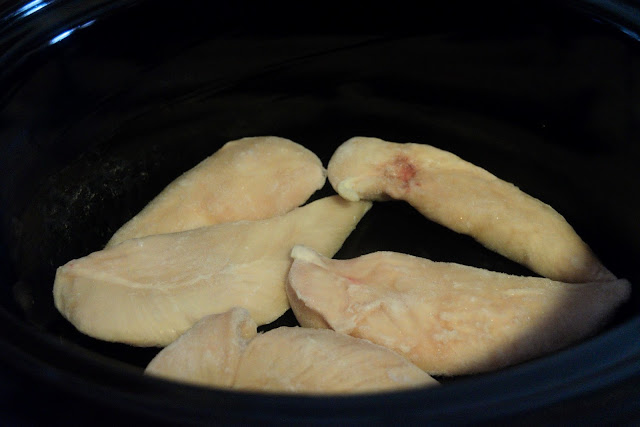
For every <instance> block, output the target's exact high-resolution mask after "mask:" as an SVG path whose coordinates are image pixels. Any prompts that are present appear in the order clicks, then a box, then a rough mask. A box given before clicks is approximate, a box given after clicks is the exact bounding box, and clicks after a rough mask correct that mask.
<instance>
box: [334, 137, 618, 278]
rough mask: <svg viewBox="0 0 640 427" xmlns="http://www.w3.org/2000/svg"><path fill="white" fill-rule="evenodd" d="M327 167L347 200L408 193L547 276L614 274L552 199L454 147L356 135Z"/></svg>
mask: <svg viewBox="0 0 640 427" xmlns="http://www.w3.org/2000/svg"><path fill="white" fill-rule="evenodd" d="M327 171H328V178H329V181H330V182H331V184H332V186H333V188H334V189H335V190H336V191H337V192H338V193H339V194H340V195H341V196H342V197H344V198H346V199H348V200H354V201H355V200H389V199H397V200H404V201H406V202H408V203H409V204H411V206H413V207H414V208H416V209H417V210H418V211H419V212H421V213H422V214H423V215H424V216H425V217H427V218H429V219H430V220H432V221H435V222H437V223H439V224H442V225H444V226H446V227H448V228H450V229H452V230H454V231H456V232H458V233H462V234H467V235H470V236H472V237H473V238H474V239H476V240H477V241H478V242H480V243H481V244H483V245H484V246H485V247H487V248H489V249H491V250H493V251H495V252H498V253H500V254H501V255H503V256H505V257H507V258H509V259H511V260H513V261H516V262H518V263H520V264H523V265H525V266H526V267H528V268H529V269H531V270H532V271H534V272H536V273H538V274H540V275H541V276H544V277H548V278H550V279H554V280H560V281H563V282H588V281H603V280H614V279H615V276H614V275H613V274H612V273H611V272H609V270H607V269H606V268H605V267H604V266H603V265H602V264H601V263H600V261H599V260H598V259H597V258H596V256H595V255H594V254H593V252H592V251H591V249H590V248H589V247H588V246H587V244H586V243H585V242H584V241H582V239H581V238H580V237H579V236H578V235H577V234H576V232H575V230H574V229H573V228H572V227H571V226H570V225H569V224H568V223H567V221H566V220H565V219H564V217H563V216H562V215H560V214H559V213H558V212H556V211H555V210H554V209H553V208H552V207H551V206H549V205H547V204H545V203H543V202H541V201H540V200H538V199H536V198H533V197H531V196H529V195H527V194H525V193H524V192H522V191H521V190H519V189H518V187H516V186H515V185H513V184H510V183H508V182H506V181H503V180H501V179H499V178H497V177H495V176H494V175H492V174H491V173H489V172H487V171H486V170H484V169H482V168H479V167H477V166H475V165H473V164H471V163H469V162H466V161H464V160H462V159H461V158H459V157H458V156H456V155H454V154H452V153H449V152H447V151H443V150H440V149H438V148H435V147H432V146H430V145H425V144H413V143H405V144H400V143H395V142H388V141H383V140H381V139H377V138H364V137H356V138H352V139H350V140H348V141H346V142H345V143H343V144H342V145H341V146H340V147H338V149H337V150H336V152H335V153H334V154H333V156H332V158H331V160H330V161H329V165H328V168H327Z"/></svg>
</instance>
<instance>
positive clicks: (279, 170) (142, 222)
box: [107, 136, 326, 246]
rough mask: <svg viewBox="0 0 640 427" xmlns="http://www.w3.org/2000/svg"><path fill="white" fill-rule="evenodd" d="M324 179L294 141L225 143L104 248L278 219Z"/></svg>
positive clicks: (258, 139)
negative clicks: (235, 223)
mask: <svg viewBox="0 0 640 427" xmlns="http://www.w3.org/2000/svg"><path fill="white" fill-rule="evenodd" d="M325 181H326V177H325V170H324V168H323V167H322V163H321V161H320V159H319V158H318V156H316V155H315V154H314V153H312V152H311V151H309V150H307V149H306V148H304V147H303V146H302V145H300V144H297V143H295V142H293V141H290V140H288V139H285V138H279V137H275V136H266V137H249V138H242V139H238V140H235V141H230V142H227V143H226V144H225V145H224V146H222V148H220V149H219V150H218V151H217V152H216V153H214V154H213V155H211V156H209V157H208V158H206V159H204V160H203V161H202V162H200V163H199V164H198V165H197V166H195V167H194V168H192V169H190V170H189V171H187V172H185V173H184V174H182V175H181V176H180V177H178V178H177V179H175V180H174V181H173V182H172V183H171V184H169V185H168V186H167V187H166V188H165V189H164V190H163V191H162V192H161V193H160V194H158V195H157V196H156V197H155V198H154V199H153V200H152V201H151V202H149V204H148V205H147V206H146V207H145V208H144V209H143V210H142V211H140V213H138V214H137V215H136V216H134V217H133V218H132V219H131V220H129V221H128V222H127V223H126V224H124V225H123V226H122V227H121V228H120V229H119V230H118V231H116V233H115V234H114V235H113V237H112V238H111V240H109V242H108V243H107V246H113V245H115V244H117V243H120V242H122V241H124V240H128V239H132V238H135V237H143V236H148V235H152V234H163V233H172V232H177V231H184V230H191V229H194V228H198V227H203V226H207V225H214V224H219V223H223V222H233V221H240V220H258V219H265V218H270V217H272V216H276V215H282V214H284V213H286V212H289V211H290V210H292V209H294V208H297V207H298V206H300V205H302V204H303V203H304V202H305V201H306V200H307V199H308V198H309V197H310V196H311V195H312V194H313V193H314V192H315V191H316V190H318V189H320V188H322V187H323V186H324V183H325Z"/></svg>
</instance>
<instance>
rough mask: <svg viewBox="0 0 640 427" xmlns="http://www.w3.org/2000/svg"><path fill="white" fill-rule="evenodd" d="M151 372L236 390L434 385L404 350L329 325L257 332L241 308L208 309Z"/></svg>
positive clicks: (367, 389) (157, 360) (337, 389)
mask: <svg viewBox="0 0 640 427" xmlns="http://www.w3.org/2000/svg"><path fill="white" fill-rule="evenodd" d="M145 373H146V374H148V375H153V376H158V377H163V378H168V379H173V380H177V381H183V382H189V383H195V384H199V385H207V386H213V387H224V388H232V389H238V390H251V391H268V392H285V393H289V392H290V393H313V394H327V393H333V394H335V393H358V392H373V391H382V390H395V389H406V388H410V387H419V386H433V385H437V384H438V383H437V381H436V380H434V379H433V378H431V377H430V376H429V375H427V374H426V373H425V372H423V371H422V370H420V368H418V367H417V366H415V365H413V364H412V363H411V362H409V361H408V360H406V359H405V358H404V357H402V356H400V355H398V354H396V353H394V352H392V351H390V350H388V349H386V348H384V347H381V346H378V345H376V344H372V343H370V342H368V341H365V340H361V339H357V338H353V337H350V336H347V335H343V334H339V333H337V332H334V331H329V330H317V329H305V328H287V327H281V328H277V329H274V330H271V331H269V332H266V333H264V334H257V332H256V324H255V323H254V322H253V321H252V320H251V318H250V317H249V313H248V312H247V311H246V310H245V309H242V308H233V309H232V310H230V311H228V312H226V313H223V314H217V315H210V316H207V317H205V318H203V319H202V320H200V321H199V322H198V323H196V325H195V326H193V328H192V329H190V330H188V331H187V332H186V333H185V334H184V335H182V336H181V337H180V338H178V339H177V340H176V341H175V342H173V343H171V344H170V345H169V346H168V347H166V348H165V349H163V350H162V351H160V353H158V355H157V356H156V357H155V358H154V359H153V360H152V361H151V362H150V363H149V365H148V366H147V369H146V370H145Z"/></svg>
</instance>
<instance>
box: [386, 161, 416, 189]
mask: <svg viewBox="0 0 640 427" xmlns="http://www.w3.org/2000/svg"><path fill="white" fill-rule="evenodd" d="M417 172H418V168H416V167H415V166H414V165H413V163H411V161H410V160H409V158H408V157H407V156H404V155H399V156H396V157H395V158H394V159H393V161H391V162H389V163H387V164H386V165H385V167H384V176H385V177H387V178H389V179H392V180H394V181H400V182H399V186H398V187H399V188H400V189H403V190H406V189H408V188H409V186H410V184H411V181H412V180H413V178H414V177H415V176H416V174H417Z"/></svg>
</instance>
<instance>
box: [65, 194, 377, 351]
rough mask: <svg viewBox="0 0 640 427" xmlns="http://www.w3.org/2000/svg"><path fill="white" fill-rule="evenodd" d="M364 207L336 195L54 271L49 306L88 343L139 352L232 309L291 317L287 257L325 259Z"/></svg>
mask: <svg viewBox="0 0 640 427" xmlns="http://www.w3.org/2000/svg"><path fill="white" fill-rule="evenodd" d="M370 207H371V203H370V202H349V201H347V200H344V199H343V198H341V197H340V196H337V195H336V196H331V197H326V198H324V199H320V200H317V201H315V202H313V203H310V204H308V205H306V206H303V207H300V208H297V209H295V210H293V211H291V212H289V213H287V214H285V215H281V216H278V217H273V218H269V219H264V220H260V221H239V222H232V223H225V224H219V225H214V226H210V227H202V228H198V229H195V230H190V231H183V232H180V233H170V234H157V235H153V236H147V237H142V238H139V239H131V240H127V241H125V242H122V243H121V244H119V245H116V246H113V247H111V248H107V249H104V250H102V251H98V252H94V253H93V254H90V255H88V256H86V257H84V258H80V259H77V260H73V261H70V262H68V263H67V264H65V265H64V266H62V267H60V268H58V270H57V272H56V278H55V283H54V288H53V293H54V301H55V305H56V307H57V308H58V310H59V311H60V313H62V314H63V315H64V316H65V317H66V318H67V319H68V320H69V321H70V322H71V323H72V324H73V325H74V326H76V328H78V329H79V330H80V331H81V332H84V333H85V334H87V335H91V336H93V337H95V338H100V339H103V340H106V341H118V342H124V343H128V344H133V345H139V346H154V345H167V344H169V343H170V342H171V341H173V340H175V339H176V338H177V337H178V336H179V335H180V334H181V333H183V332H184V331H186V330H187V329H188V328H189V327H190V326H192V325H193V324H194V323H195V322H196V321H197V320H199V319H200V318H202V317H203V316H205V315H207V314H212V313H220V312H223V311H226V310H228V309H230V308H231V307H234V306H241V307H245V308H247V309H248V310H249V312H250V313H251V316H252V317H253V319H254V320H255V321H256V322H257V323H258V324H265V323H269V322H272V321H273V320H275V319H277V318H278V317H279V316H280V315H282V314H283V313H284V312H285V311H286V310H287V309H288V308H289V303H288V301H287V296H286V295H285V290H284V283H285V280H286V275H287V271H288V270H289V267H290V265H291V258H290V257H289V253H290V252H291V248H292V247H293V246H294V245H295V244H304V245H308V246H310V247H313V248H315V249H316V250H318V251H319V252H321V253H323V254H324V255H326V256H333V254H335V253H336V252H337V251H338V250H339V249H340V247H341V246H342V244H343V242H344V241H345V239H346V238H347V237H348V236H349V234H350V233H351V231H353V229H354V228H355V227H356V225H357V224H358V222H359V220H360V219H361V218H362V216H363V215H364V214H365V213H366V212H367V211H368V210H369V208H370Z"/></svg>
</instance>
